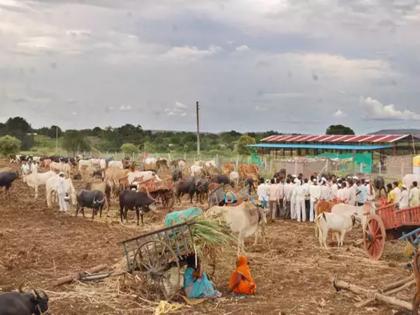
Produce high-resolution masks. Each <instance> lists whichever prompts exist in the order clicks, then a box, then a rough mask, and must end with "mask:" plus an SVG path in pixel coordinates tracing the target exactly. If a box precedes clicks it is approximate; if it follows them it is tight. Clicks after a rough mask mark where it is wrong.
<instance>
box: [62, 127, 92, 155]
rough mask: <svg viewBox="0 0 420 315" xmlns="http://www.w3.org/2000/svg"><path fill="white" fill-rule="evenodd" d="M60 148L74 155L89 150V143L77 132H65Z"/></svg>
mask: <svg viewBox="0 0 420 315" xmlns="http://www.w3.org/2000/svg"><path fill="white" fill-rule="evenodd" d="M62 147H63V149H64V150H66V151H67V152H71V153H73V155H76V153H78V152H86V151H89V150H90V143H89V142H88V141H87V140H86V138H85V137H83V135H81V134H80V133H79V132H78V131H77V130H67V131H66V132H65V134H64V137H63V144H62Z"/></svg>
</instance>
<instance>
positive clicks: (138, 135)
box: [0, 117, 278, 155]
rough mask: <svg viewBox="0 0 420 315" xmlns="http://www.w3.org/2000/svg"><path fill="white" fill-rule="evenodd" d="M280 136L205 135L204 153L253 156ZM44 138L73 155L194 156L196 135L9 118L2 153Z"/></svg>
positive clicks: (1, 127)
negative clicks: (35, 124) (262, 143)
mask: <svg viewBox="0 0 420 315" xmlns="http://www.w3.org/2000/svg"><path fill="white" fill-rule="evenodd" d="M272 134H278V132H276V131H267V132H258V133H257V132H250V133H240V132H237V131H234V130H232V131H227V132H221V133H218V134H216V133H202V134H201V135H200V144H201V150H202V151H203V152H209V153H215V154H217V153H221V154H224V153H227V152H232V153H233V152H235V153H239V154H244V155H246V154H249V153H250V150H249V148H248V147H247V146H246V145H247V144H253V143H256V142H257V141H259V140H261V139H262V138H264V137H266V136H268V135H272ZM38 136H44V137H46V138H47V139H51V141H52V140H53V139H56V137H58V139H59V143H60V147H61V148H62V149H64V150H65V151H67V152H68V153H69V154H73V155H74V154H76V153H81V152H89V151H91V150H97V151H101V152H119V151H122V152H124V153H126V154H131V153H137V152H140V151H144V152H156V153H160V152H162V153H166V152H187V153H188V152H194V151H195V150H196V140H197V139H196V134H195V133H194V132H187V131H180V132H178V131H152V130H144V129H143V128H142V127H141V125H136V126H135V125H132V124H125V125H123V126H120V127H115V128H113V127H106V128H101V127H94V128H92V129H81V130H74V129H71V130H65V131H64V130H62V129H61V128H60V127H59V126H56V125H52V126H51V127H42V128H38V129H37V128H32V127H31V125H30V123H29V122H27V121H26V120H25V119H24V118H22V117H13V118H9V119H8V120H7V121H6V122H5V123H0V137H1V138H0V153H2V154H3V155H7V154H13V153H16V151H19V150H24V151H28V150H31V149H32V148H33V147H34V144H35V139H36V137H38Z"/></svg>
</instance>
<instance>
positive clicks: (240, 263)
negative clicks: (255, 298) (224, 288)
mask: <svg viewBox="0 0 420 315" xmlns="http://www.w3.org/2000/svg"><path fill="white" fill-rule="evenodd" d="M256 289H257V285H256V284H255V282H254V279H253V278H252V275H251V270H250V268H249V265H248V258H246V257H245V256H239V257H238V260H237V261H236V269H235V271H234V272H232V275H231V276H230V279H229V290H230V291H232V292H233V293H236V294H246V295H251V294H255V291H256Z"/></svg>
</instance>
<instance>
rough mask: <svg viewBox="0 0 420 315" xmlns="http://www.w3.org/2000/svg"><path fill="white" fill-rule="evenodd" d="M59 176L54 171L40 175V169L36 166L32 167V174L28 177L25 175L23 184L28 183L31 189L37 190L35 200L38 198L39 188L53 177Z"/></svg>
mask: <svg viewBox="0 0 420 315" xmlns="http://www.w3.org/2000/svg"><path fill="white" fill-rule="evenodd" d="M55 175H57V174H56V173H55V172H53V171H48V172H45V173H38V168H37V167H36V165H35V164H34V165H33V167H32V173H31V174H28V175H23V178H22V179H23V182H24V183H26V184H27V185H28V186H29V187H31V188H33V189H34V190H35V199H37V198H38V187H39V186H42V185H45V183H46V182H47V180H48V179H49V178H51V177H53V176H55Z"/></svg>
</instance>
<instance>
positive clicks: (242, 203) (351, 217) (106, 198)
mask: <svg viewBox="0 0 420 315" xmlns="http://www.w3.org/2000/svg"><path fill="white" fill-rule="evenodd" d="M324 176H325V177H324ZM16 180H21V181H22V182H23V183H24V184H26V185H27V186H28V187H29V188H30V189H31V190H32V191H33V197H34V199H37V198H39V189H40V188H41V189H42V190H44V187H45V202H46V205H47V207H48V208H53V207H56V206H57V201H58V200H59V199H60V198H59V195H60V194H64V195H65V201H66V202H67V203H71V204H72V205H73V206H74V208H75V215H76V216H78V214H79V213H81V215H82V216H83V217H85V209H86V208H87V209H90V210H91V218H92V220H94V218H95V215H97V214H99V216H100V217H102V212H103V210H105V209H106V215H107V216H109V212H110V208H112V207H111V206H112V204H118V210H119V220H120V221H121V223H122V224H126V223H127V222H128V211H129V210H131V211H134V212H135V213H136V223H137V225H139V224H140V221H141V223H142V225H143V224H144V215H145V214H146V213H148V212H150V211H151V212H159V209H165V210H167V211H168V210H169V211H171V210H173V209H175V208H178V209H180V208H182V207H184V208H185V207H186V206H187V207H188V206H190V205H192V204H200V205H203V206H204V205H206V206H207V209H205V210H206V211H205V217H207V218H209V217H213V218H214V217H218V218H222V219H223V220H224V221H225V222H226V223H227V224H228V225H229V227H230V229H231V231H232V232H233V233H235V234H236V235H238V255H239V254H240V252H241V251H242V252H244V251H245V250H244V239H245V238H247V237H249V236H252V235H254V236H255V243H257V239H258V234H259V233H258V232H262V234H263V236H264V228H265V224H266V223H267V218H266V215H267V213H270V211H271V213H272V218H273V219H274V217H275V215H274V214H273V213H277V210H273V209H275V208H276V206H274V208H273V209H272V203H273V202H274V204H276V205H277V207H278V209H283V210H285V215H284V218H290V219H297V220H298V221H300V219H299V210H298V209H300V206H299V202H298V201H299V200H300V199H299V198H298V197H299V196H300V190H302V193H301V195H302V196H303V197H302V198H303V199H302V200H303V202H302V209H305V208H308V207H307V205H306V203H305V200H306V199H308V201H309V202H308V204H311V203H312V199H314V201H315V202H314V204H313V205H311V206H310V208H311V209H312V206H314V208H313V210H314V216H308V218H311V219H310V221H312V222H314V223H315V224H314V226H315V232H316V237H317V238H318V240H319V244H320V246H321V247H325V248H327V235H328V233H329V231H332V232H333V233H334V234H335V236H336V240H337V245H338V247H340V246H342V245H343V242H344V237H345V235H346V233H347V232H349V231H350V230H351V229H352V227H353V226H354V225H355V224H357V223H359V224H361V226H362V228H364V227H365V222H364V221H365V220H366V214H369V213H370V214H373V213H374V212H375V195H376V197H378V196H381V191H382V190H385V192H387V191H386V189H384V186H385V181H384V180H383V179H382V178H377V179H375V180H374V181H373V184H372V185H368V186H369V187H370V189H371V190H369V191H370V192H372V194H373V195H372V196H373V197H372V198H368V200H366V202H365V203H364V204H363V205H359V206H356V205H354V204H349V203H348V202H347V203H346V202H337V200H341V199H342V198H341V199H340V198H338V199H337V198H332V199H331V198H329V197H322V195H323V194H324V193H323V192H324V191H326V192H328V191H330V190H331V192H332V191H333V190H334V189H333V188H334V186H335V185H336V184H337V183H338V182H337V181H336V178H335V176H327V175H325V174H324V175H319V176H317V177H315V176H314V177H313V178H311V182H309V183H308V181H305V180H304V179H303V178H302V177H301V174H300V175H299V176H293V175H288V174H286V172H285V170H281V171H279V172H277V173H275V174H274V176H273V179H272V180H271V181H264V179H263V178H261V177H260V171H259V169H258V167H257V166H255V165H253V164H240V163H232V162H230V163H225V164H223V165H217V163H216V162H215V161H214V160H209V161H194V162H187V161H185V160H182V159H178V160H172V161H169V160H167V159H163V158H152V157H148V158H144V159H142V160H131V159H123V160H114V159H112V158H107V159H105V158H84V157H83V156H77V157H74V158H73V157H71V158H68V157H58V156H51V157H36V156H22V155H18V156H13V157H10V167H7V168H4V169H0V188H1V187H3V188H4V190H5V195H6V196H5V198H10V194H13V190H12V191H9V190H10V188H11V187H12V185H13V182H14V181H16ZM340 180H341V179H340ZM404 180H410V181H413V180H418V179H416V178H414V179H413V178H411V177H410V178H404V179H403V182H404ZM343 181H346V179H343ZM350 181H351V178H350ZM270 182H271V184H270ZM300 182H302V185H300V184H299V183H300ZM330 182H331V183H330ZM76 183H77V185H76ZM330 184H331V185H330ZM305 185H306V186H307V188H308V189H307V191H308V194H306V193H303V192H304V191H306V190H304V188H305ZM337 185H338V184H337ZM350 186H351V185H350ZM76 187H78V189H76ZM293 187H294V188H293ZM338 187H341V186H340V185H338ZM343 187H344V188H345V187H346V185H344V184H343V186H342V189H338V190H337V196H340V194H339V192H341V191H342V190H343V189H344V188H343ZM292 188H293V189H292ZM327 188H328V189H327ZM355 189H356V188H355ZM375 189H376V193H375ZM271 191H274V193H271ZM286 191H288V193H286ZM262 192H263V193H262ZM264 192H265V193H264ZM230 193H231V194H232V196H233V197H232V198H231V197H230V196H231V195H230ZM264 194H266V195H267V194H268V195H267V198H266V199H267V201H269V203H267V204H265V202H264V198H261V197H262V196H263V195H264ZM255 195H256V196H257V198H255V199H254V198H253V196H255ZM280 195H281V196H283V197H279V196H280ZM289 195H290V196H289ZM315 195H316V196H318V195H319V196H318V197H317V198H315V197H314V196H315ZM324 195H328V196H330V195H331V193H326V194H324ZM273 196H276V198H274V199H273V198H272V197H273ZM287 196H289V197H287ZM293 196H295V197H294V198H293ZM369 196H370V193H369ZM184 197H185V198H184ZM306 197H308V198H306ZM312 197H313V198H312ZM305 198H306V199H305ZM293 200H294V201H293ZM202 208H203V207H202ZM268 208H270V210H269V209H268ZM66 209H67V208H65V209H64V211H66ZM287 209H288V210H287ZM293 209H295V210H293ZM302 209H301V210H302ZM60 210H62V207H61V205H60ZM306 210H307V209H306ZM302 211H303V212H304V210H302ZM311 211H312V210H311ZM303 212H301V214H302V215H303ZM287 213H288V214H287ZM303 221H305V219H303ZM45 298H46V297H45V294H44V293H43V292H41V293H39V292H37V291H33V292H22V293H17V292H16V293H13V294H11V295H1V296H0V300H1V299H7V301H10V303H12V302H13V303H20V305H21V306H20V307H25V310H26V309H28V310H29V309H33V308H34V307H36V308H41V309H42V308H43V306H42V303H44V302H45V301H44V300H45ZM0 303H1V301H0ZM8 303H9V302H8ZM31 303H32V304H31ZM33 303H38V304H33ZM22 314H23V313H22ZM25 314H26V313H25ZM28 314H30V313H28Z"/></svg>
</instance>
